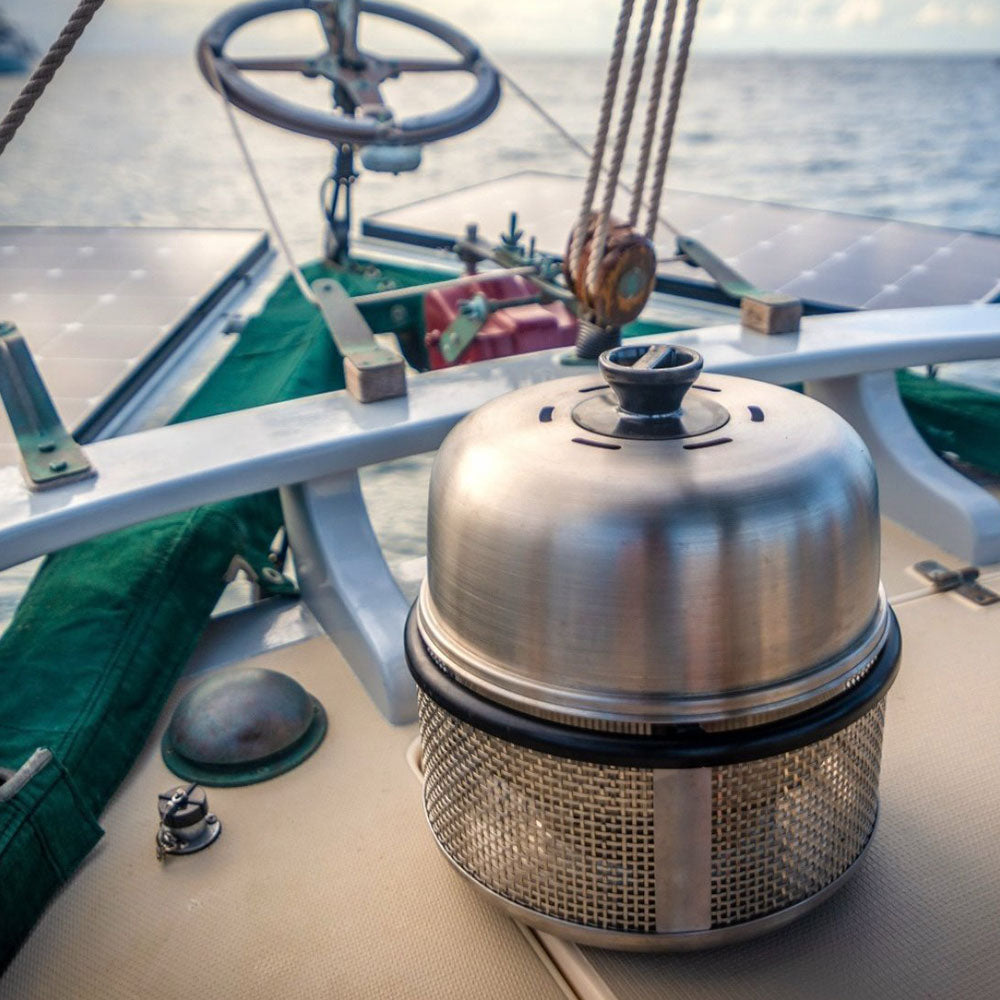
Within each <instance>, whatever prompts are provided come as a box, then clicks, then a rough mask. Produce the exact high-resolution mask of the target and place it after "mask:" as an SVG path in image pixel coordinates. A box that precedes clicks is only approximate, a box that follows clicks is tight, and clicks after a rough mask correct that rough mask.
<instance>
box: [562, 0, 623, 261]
mask: <svg viewBox="0 0 1000 1000" xmlns="http://www.w3.org/2000/svg"><path fill="white" fill-rule="evenodd" d="M633 2H634V0H622V5H621V8H620V9H619V11H618V24H617V26H616V27H615V39H614V43H613V44H612V46H611V59H610V60H609V62H608V72H607V76H606V77H605V78H604V96H603V97H602V98H601V110H600V114H599V115H598V119H597V135H596V136H595V138H594V151H593V153H592V154H591V157H590V169H589V170H588V171H587V182H586V184H584V187H583V201H582V202H581V203H580V217H579V219H577V223H576V229H575V230H574V232H573V239H572V240H571V241H570V248H571V252H570V274H576V273H577V268H578V267H579V266H580V255H581V253H583V241H584V239H585V238H586V236H587V226H588V225H589V223H590V210H591V208H592V207H593V204H594V195H595V194H596V193H597V182H598V179H599V178H600V175H601V164H602V163H603V162H604V148H605V146H607V144H608V129H609V128H610V126H611V112H612V110H613V109H614V106H615V94H617V93H618V77H619V75H620V74H621V68H622V59H623V57H624V55H625V40H626V38H627V37H628V26H629V23H630V22H631V20H632V7H633Z"/></svg>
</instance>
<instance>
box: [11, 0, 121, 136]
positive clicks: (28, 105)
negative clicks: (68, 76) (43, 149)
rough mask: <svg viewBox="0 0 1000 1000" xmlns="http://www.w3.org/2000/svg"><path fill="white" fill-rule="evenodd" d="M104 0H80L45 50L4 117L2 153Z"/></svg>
mask: <svg viewBox="0 0 1000 1000" xmlns="http://www.w3.org/2000/svg"><path fill="white" fill-rule="evenodd" d="M103 3H104V0H80V2H79V3H78V4H77V6H76V10H74V11H73V13H72V14H71V15H70V18H69V20H68V21H67V22H66V24H65V26H64V27H63V30H62V31H60V32H59V37H58V38H57V39H56V40H55V41H54V42H53V43H52V45H51V47H50V48H49V51H48V52H46V53H45V55H44V56H43V57H42V59H41V61H40V62H39V64H38V65H37V66H36V67H35V71H34V73H32V74H31V76H30V77H29V78H28V82H27V83H26V84H25V85H24V86H23V87H22V88H21V93H20V94H18V95H17V97H16V98H15V99H14V103H13V104H11V106H10V108H8V110H7V114H5V115H4V116H3V120H2V121H0V155H2V154H3V151H4V150H5V149H6V148H7V146H8V145H9V143H10V141H11V139H13V138H14V136H15V134H16V133H17V130H18V129H19V128H20V127H21V125H22V124H24V119H25V118H27V117H28V112H30V111H31V109H32V108H33V107H34V106H35V102H36V101H37V100H38V98H39V97H41V96H42V93H43V92H44V90H45V88H46V87H47V86H48V85H49V84H50V83H51V82H52V78H53V77H54V76H55V75H56V72H57V71H58V69H59V67H60V66H62V64H63V62H65V60H66V56H68V55H69V54H70V52H71V51H72V50H73V46H74V45H76V43H77V40H78V39H79V38H80V36H81V35H82V34H83V32H84V29H85V28H86V27H87V25H88V24H90V22H91V19H92V18H93V16H94V15H95V14H96V13H97V12H98V10H100V8H101V6H102V4H103Z"/></svg>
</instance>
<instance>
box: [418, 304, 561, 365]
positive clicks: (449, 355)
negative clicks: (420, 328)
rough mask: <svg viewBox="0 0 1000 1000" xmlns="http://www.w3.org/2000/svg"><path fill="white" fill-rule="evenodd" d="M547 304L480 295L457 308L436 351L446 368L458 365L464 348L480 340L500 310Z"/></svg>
mask: <svg viewBox="0 0 1000 1000" xmlns="http://www.w3.org/2000/svg"><path fill="white" fill-rule="evenodd" d="M546 301H550V300H548V299H546V298H545V296H543V295H521V296H518V297H516V298H510V299H488V298H486V296H485V295H483V294H482V292H479V293H477V294H476V295H473V296H472V298H471V299H465V300H464V301H462V302H459V304H458V315H456V316H455V318H454V319H453V320H452V321H451V323H449V324H448V327H447V329H446V330H445V331H444V332H443V333H442V334H441V339H440V341H438V349H439V350H440V351H441V357H443V358H444V360H445V361H447V362H448V364H452V363H453V362H455V361H457V360H458V359H459V358H460V357H461V356H462V355H463V354H464V353H465V350H466V348H467V347H468V346H469V345H470V344H471V343H472V342H473V341H474V340H475V339H476V337H478V336H479V331H480V330H482V328H483V327H484V326H485V325H486V324H487V323H488V322H489V319H490V317H491V316H492V315H493V314H494V313H497V312H500V311H501V310H503V309H513V308H514V307H516V306H528V305H536V304H538V303H539V302H546Z"/></svg>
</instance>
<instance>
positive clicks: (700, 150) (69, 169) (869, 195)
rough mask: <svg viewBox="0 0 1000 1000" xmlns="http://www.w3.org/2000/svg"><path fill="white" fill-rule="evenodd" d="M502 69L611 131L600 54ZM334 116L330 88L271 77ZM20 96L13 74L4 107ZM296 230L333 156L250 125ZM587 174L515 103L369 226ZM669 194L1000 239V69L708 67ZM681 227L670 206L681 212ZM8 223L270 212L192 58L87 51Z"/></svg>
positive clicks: (936, 65)
mask: <svg viewBox="0 0 1000 1000" xmlns="http://www.w3.org/2000/svg"><path fill="white" fill-rule="evenodd" d="M497 62H498V63H499V64H500V65H501V66H503V67H504V68H505V70H506V71H507V72H508V73H510V74H511V76H512V77H513V78H514V79H515V80H517V81H518V82H519V83H520V84H521V85H522V86H523V87H525V88H526V89H527V90H528V91H529V92H531V93H532V94H533V95H534V96H535V97H536V99H537V100H539V101H540V102H541V103H542V104H543V105H544V106H545V107H546V108H548V109H549V111H550V112H551V113H552V114H553V115H555V117H556V118H558V119H559V120H560V121H561V122H562V123H563V124H564V125H565V126H566V127H567V128H568V129H569V130H570V131H571V132H572V133H573V134H574V135H575V136H576V137H577V138H579V139H580V140H581V141H583V142H585V143H589V142H590V141H591V140H592V137H593V130H594V128H595V124H596V115H597V112H596V109H597V103H598V100H599V97H600V89H601V86H602V78H603V68H604V57H603V56H592V57H587V56H566V55H552V56H545V55H536V54H532V55H523V54H516V53H515V54H507V55H502V56H500V57H497ZM271 80H273V81H274V82H275V83H276V84H279V83H280V89H281V90H282V92H284V93H286V94H287V95H288V96H294V97H300V98H303V99H306V100H311V101H312V102H313V103H317V104H318V105H320V106H321V105H322V103H323V102H324V100H325V92H324V88H323V86H322V85H321V84H319V83H317V82H315V81H305V80H301V81H297V80H295V79H289V80H284V79H282V78H281V77H279V76H277V75H272V76H271ZM19 82H20V81H18V80H17V79H13V78H0V101H3V102H4V103H6V102H7V101H8V100H9V99H10V98H11V97H12V96H13V94H14V92H15V90H16V88H17V86H18V84H19ZM463 87H464V84H463V83H462V81H461V79H460V78H459V77H457V75H456V76H453V77H444V76H440V75H437V76H436V77H431V76H424V77H420V76H414V77H410V78H409V79H407V80H405V81H396V82H390V83H389V84H387V85H386V93H387V97H388V99H389V100H390V103H393V104H394V105H395V106H396V107H397V108H398V110H399V111H400V112H401V113H403V114H406V113H413V112H415V111H417V110H420V109H430V108H433V107H435V106H436V105H438V104H440V103H442V102H444V101H445V100H448V99H450V98H451V97H452V96H457V95H458V93H459V92H460V91H461V90H462V89H463ZM244 121H245V122H246V126H245V128H246V132H247V135H248V138H249V141H250V144H251V147H252V149H253V152H254V155H255V157H256V158H257V160H258V162H259V165H260V170H261V173H262V175H263V177H264V180H265V182H266V184H267V187H268V190H269V191H270V192H271V194H272V197H273V199H274V201H275V205H276V207H277V209H278V212H279V216H280V218H281V220H282V223H283V226H284V228H286V229H287V231H288V233H289V234H290V236H291V238H292V240H293V242H294V243H295V245H296V247H301V251H302V252H303V253H305V254H311V253H314V252H315V249H316V247H317V245H318V244H317V239H318V235H317V234H318V231H319V215H318V210H317V205H318V199H317V190H318V186H319V183H320V181H321V180H322V178H323V176H324V175H325V173H326V171H327V170H328V167H329V149H328V147H327V146H326V144H325V143H323V142H321V141H319V140H314V139H309V138H305V137H302V136H296V135H292V134H289V133H284V132H282V131H280V130H278V129H276V128H273V127H271V126H268V125H264V124H261V123H258V122H256V121H254V120H252V119H246V118H244ZM585 166H586V163H585V161H583V159H582V157H581V156H580V155H579V154H578V153H577V152H575V151H573V150H572V149H571V148H570V147H569V146H568V145H567V144H566V143H565V142H564V141H563V140H562V139H561V138H560V137H559V136H558V135H557V134H555V133H554V132H553V131H552V130H551V129H550V128H549V127H548V126H547V125H546V124H544V123H543V122H541V121H540V120H539V119H538V118H537V116H536V115H535V114H534V113H533V112H532V111H531V110H530V109H529V108H527V107H526V105H524V103H523V102H521V101H520V100H519V99H518V98H517V96H516V95H514V94H513V93H508V94H507V95H506V96H505V98H504V100H503V102H502V104H501V107H500V109H499V110H498V112H497V113H496V114H495V115H494V116H493V118H492V119H491V120H490V121H488V122H487V123H485V124H484V125H483V126H481V127H480V128H479V129H477V130H475V131H474V132H470V133H467V134H466V135H464V136H460V137H456V138H454V139H451V140H447V141H445V142H441V143H438V144H435V145H432V146H429V147H427V148H426V149H425V153H424V164H423V166H422V167H421V169H420V170H419V171H418V172H416V173H413V174H408V175H403V176H401V177H396V178H394V177H391V176H384V175H381V176H380V175H365V176H364V177H362V179H361V181H360V183H359V184H358V185H357V188H356V190H355V205H356V211H357V212H358V213H360V214H364V213H366V212H370V211H377V210H379V209H383V208H387V207H391V206H393V205H397V204H402V203H405V202H408V201H411V200H414V199H416V198H420V197H424V196H427V195H431V194H436V193H439V192H443V191H447V190H449V189H451V188H453V187H457V186H459V185H461V184H467V183H470V182H473V181H475V180H479V179H487V178H491V177H498V176H502V175H505V174H509V173H512V172H514V171H517V170H520V169H525V168H535V169H544V170H554V171H559V172H571V173H580V172H582V171H583V170H584V169H585ZM667 184H668V187H670V186H673V187H677V188H682V189H689V190H697V191H705V192H710V193H716V194H726V195H734V196H738V197H746V198H755V199H765V200H769V201H777V202H784V203H789V204H796V205H806V206H811V207H818V208H826V209H833V210H838V211H844V212H853V213H860V214H863V215H875V216H884V217H887V218H896V219H904V220H910V221H917V222H926V223H933V224H938V225H945V226H955V227H959V228H963V229H975V230H981V231H990V232H1000V64H998V63H997V62H996V60H995V59H994V58H992V57H986V56H979V57H974V56H966V55H954V56H945V57H933V56H920V57H917V56H809V57H801V56H792V55H787V54H782V55H721V54H700V53H698V52H695V53H694V54H693V55H692V61H691V66H690V72H689V76H688V81H687V85H686V88H685V93H684V100H683V104H682V108H681V113H680V117H679V121H678V126H677V132H676V139H675V142H674V148H673V151H672V155H671V162H670V168H669V171H668V176H667ZM664 207H665V211H666V212H667V214H669V193H668V196H667V200H666V203H665V206H664ZM0 221H2V222H31V223H63V224H80V225H88V224H104V225H107V224H138V225H143V224H144V225H202V226H242V225H258V224H261V212H260V209H259V207H258V205H257V202H256V199H255V196H254V193H253V191H252V189H251V186H250V184H249V181H248V180H247V178H246V176H245V173H244V171H243V169H242V165H241V161H240V158H239V155H238V153H237V150H236V147H235V146H234V144H233V141H232V138H231V136H230V135H229V132H228V128H227V125H226V122H225V119H224V116H223V114H222V111H221V109H220V107H219V103H218V99H217V98H216V97H215V95H214V94H213V93H211V92H210V91H209V89H208V87H207V86H206V84H205V83H204V81H203V80H202V78H201V76H200V74H199V73H198V71H197V69H196V68H195V65H194V60H193V58H192V57H191V56H189V55H186V54H185V55H180V54H156V53H145V54H138V55H107V54H103V55H102V54H91V55H87V54H80V55H79V56H76V55H74V56H72V57H71V58H70V60H69V61H68V62H67V64H66V66H65V67H64V69H63V70H62V72H61V73H60V74H59V76H57V78H56V80H55V82H54V83H53V84H52V86H51V87H50V89H49V91H48V92H47V93H46V94H45V96H44V97H43V98H42V100H41V102H40V103H39V105H38V106H37V107H36V109H35V111H34V112H33V113H32V115H31V117H30V118H29V120H28V123H27V124H26V125H25V127H24V129H23V130H22V132H21V134H19V135H18V137H17V138H16V140H15V141H14V143H13V144H12V145H11V147H10V148H9V149H8V151H7V153H6V154H5V155H4V157H3V159H2V160H0Z"/></svg>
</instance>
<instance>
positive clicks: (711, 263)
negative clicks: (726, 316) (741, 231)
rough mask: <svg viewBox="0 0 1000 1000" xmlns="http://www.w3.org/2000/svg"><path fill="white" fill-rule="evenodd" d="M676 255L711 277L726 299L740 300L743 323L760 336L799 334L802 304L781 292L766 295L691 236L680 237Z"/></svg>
mask: <svg viewBox="0 0 1000 1000" xmlns="http://www.w3.org/2000/svg"><path fill="white" fill-rule="evenodd" d="M677 252H678V254H680V256H681V257H682V258H683V259H684V260H686V261H687V262H688V263H689V264H694V265H695V266H696V267H700V268H701V269H702V270H703V271H705V272H706V273H707V274H709V275H710V276H711V277H712V278H713V280H714V281H715V283H716V284H717V285H718V286H719V288H721V289H722V290H723V291H724V292H725V293H726V295H728V296H729V297H730V298H732V299H738V300H739V303H740V322H741V323H742V325H743V326H745V327H747V328H748V329H750V330H756V331H757V332H758V333H796V332H798V329H799V324H800V322H801V320H802V302H801V301H800V300H799V299H796V298H794V297H793V296H791V295H782V294H781V293H780V292H765V291H763V290H762V289H760V288H757V286H756V285H753V284H751V283H750V282H749V281H747V279H746V278H744V277H743V275H742V274H740V273H738V272H737V271H734V270H733V269H732V268H731V267H730V266H729V265H728V264H727V263H726V262H725V261H723V260H721V259H720V258H719V257H718V256H716V254H714V253H713V252H712V251H711V250H709V249H708V247H707V246H705V244H704V243H700V242H699V241H698V240H696V239H693V238H692V237H690V236H678V237H677Z"/></svg>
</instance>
